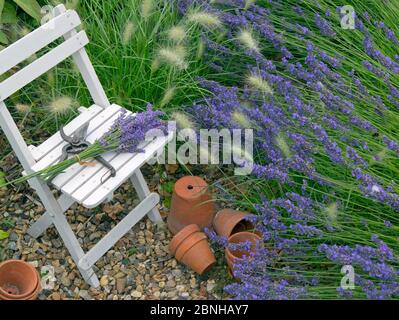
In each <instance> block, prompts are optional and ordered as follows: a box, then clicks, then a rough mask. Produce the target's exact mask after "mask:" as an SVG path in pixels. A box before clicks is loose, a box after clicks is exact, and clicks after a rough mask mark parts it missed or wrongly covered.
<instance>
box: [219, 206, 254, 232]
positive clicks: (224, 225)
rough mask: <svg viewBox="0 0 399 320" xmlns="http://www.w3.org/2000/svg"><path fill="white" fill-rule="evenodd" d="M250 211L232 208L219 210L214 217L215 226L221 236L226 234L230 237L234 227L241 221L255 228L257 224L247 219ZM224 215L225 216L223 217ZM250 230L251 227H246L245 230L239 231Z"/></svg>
mask: <svg viewBox="0 0 399 320" xmlns="http://www.w3.org/2000/svg"><path fill="white" fill-rule="evenodd" d="M249 214H250V213H249V212H244V211H238V210H234V209H230V208H224V209H222V210H219V211H218V212H217V213H216V215H215V218H214V219H213V223H212V225H213V228H214V229H215V231H216V232H217V234H218V235H220V236H225V237H227V238H229V237H230V236H231V235H233V232H234V229H235V228H236V227H237V226H239V225H240V223H245V222H246V223H247V224H248V225H251V226H252V227H253V229H255V226H254V225H253V224H252V223H251V222H250V221H246V220H245V218H246V217H247V216H248V215H249ZM223 216H224V217H223ZM248 230H250V228H248V229H247V228H245V229H244V231H239V232H245V231H248ZM235 233H238V232H235Z"/></svg>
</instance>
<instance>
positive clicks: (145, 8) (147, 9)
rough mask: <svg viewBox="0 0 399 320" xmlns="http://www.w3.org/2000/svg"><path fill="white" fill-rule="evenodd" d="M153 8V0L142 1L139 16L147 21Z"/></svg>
mask: <svg viewBox="0 0 399 320" xmlns="http://www.w3.org/2000/svg"><path fill="white" fill-rule="evenodd" d="M154 8H155V2H154V0H143V2H142V3H141V14H142V16H143V18H144V19H148V18H149V17H150V16H151V14H152V12H153V11H154Z"/></svg>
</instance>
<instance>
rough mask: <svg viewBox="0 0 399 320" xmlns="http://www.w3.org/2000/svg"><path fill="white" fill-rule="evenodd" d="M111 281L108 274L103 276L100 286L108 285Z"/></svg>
mask: <svg viewBox="0 0 399 320" xmlns="http://www.w3.org/2000/svg"><path fill="white" fill-rule="evenodd" d="M108 283H109V280H108V276H102V277H101V279H100V286H102V287H106V286H107V285H108Z"/></svg>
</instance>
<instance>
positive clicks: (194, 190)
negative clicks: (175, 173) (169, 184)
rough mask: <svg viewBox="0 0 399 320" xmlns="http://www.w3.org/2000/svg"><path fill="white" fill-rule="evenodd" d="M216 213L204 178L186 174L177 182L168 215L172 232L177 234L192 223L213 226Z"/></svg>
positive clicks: (201, 227)
mask: <svg viewBox="0 0 399 320" xmlns="http://www.w3.org/2000/svg"><path fill="white" fill-rule="evenodd" d="M215 213H216V210H215V206H214V203H213V200H212V196H211V194H210V192H209V190H208V184H207V183H206V182H205V181H204V180H203V179H202V178H200V177H192V176H186V177H183V178H181V179H180V180H178V181H177V182H176V184H175V187H174V190H173V195H172V204H171V209H170V213H169V216H168V227H169V230H170V232H172V233H173V234H177V233H178V232H179V231H180V230H182V229H183V228H184V227H186V226H188V225H190V224H196V225H198V226H199V227H200V229H204V228H205V227H208V228H211V227H212V221H213V218H214V217H215Z"/></svg>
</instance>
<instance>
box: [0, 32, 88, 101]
mask: <svg viewBox="0 0 399 320" xmlns="http://www.w3.org/2000/svg"><path fill="white" fill-rule="evenodd" d="M88 43H89V39H88V38H87V35H86V32H84V31H81V32H79V33H78V34H77V35H76V36H73V37H71V38H70V39H69V40H67V41H65V42H64V43H62V44H61V45H59V46H58V47H57V48H55V49H53V50H51V51H50V52H49V53H47V54H45V55H44V56H42V57H40V58H39V59H37V60H36V61H34V62H32V63H31V64H30V65H28V66H26V67H25V68H23V69H22V70H21V71H19V72H17V73H16V74H14V75H12V76H11V77H9V78H8V79H7V80H5V81H3V82H2V83H0V100H5V99H7V98H8V97H9V96H11V95H12V94H14V93H15V92H17V91H18V90H20V89H21V88H23V87H24V86H26V85H27V84H28V83H30V82H32V81H33V80H35V79H37V78H38V77H40V76H41V75H42V74H44V73H46V72H47V71H49V70H50V69H52V68H54V67H55V66H56V65H57V64H59V63H60V62H62V61H64V60H65V59H66V58H68V57H70V56H71V55H73V54H74V53H75V52H77V51H79V50H80V49H82V48H83V47H84V46H85V45H86V44H88Z"/></svg>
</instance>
